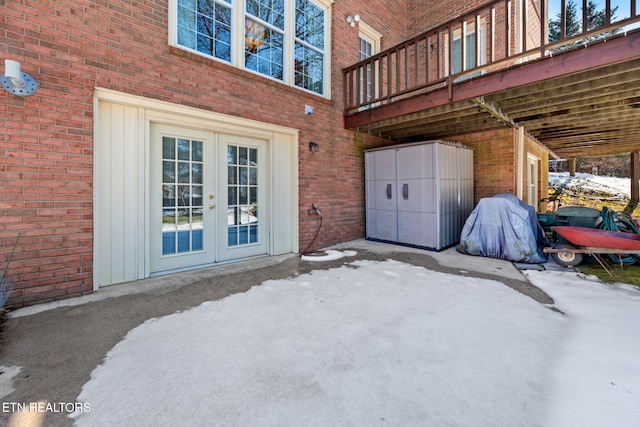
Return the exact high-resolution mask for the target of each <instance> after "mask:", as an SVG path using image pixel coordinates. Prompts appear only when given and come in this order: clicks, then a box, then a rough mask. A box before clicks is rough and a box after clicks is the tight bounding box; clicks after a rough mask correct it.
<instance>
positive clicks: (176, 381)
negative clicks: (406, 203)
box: [74, 252, 640, 427]
mask: <svg viewBox="0 0 640 427" xmlns="http://www.w3.org/2000/svg"><path fill="white" fill-rule="evenodd" d="M353 254H354V253H352V252H349V253H344V254H342V256H343V258H344V264H343V266H342V267H340V268H334V269H330V270H314V271H313V272H311V273H310V274H306V275H300V276H297V277H293V278H290V279H286V280H273V281H266V282H264V283H263V284H261V285H260V286H256V287H253V288H252V289H250V290H249V291H248V292H245V293H241V294H236V295H232V296H230V297H227V298H224V299H222V300H218V301H210V302H206V303H204V304H202V305H200V306H198V307H196V308H193V309H191V310H188V311H184V312H179V313H175V314H172V315H169V316H165V317H161V318H156V319H152V320H149V321H147V322H145V323H144V324H142V325H140V326H139V327H137V328H135V329H133V330H131V331H130V332H129V333H128V334H127V336H126V337H125V338H124V339H123V340H122V341H121V342H120V343H118V344H117V345H116V346H115V347H114V348H113V349H112V350H111V351H110V352H109V353H108V354H107V356H106V359H105V361H104V363H103V364H102V365H100V366H98V367H97V368H96V369H95V370H94V371H93V373H92V375H91V379H90V380H89V381H88V382H87V383H86V384H85V385H84V386H83V388H82V391H81V393H80V395H79V396H78V401H79V402H86V403H89V404H90V405H91V411H90V412H83V413H78V414H75V415H74V417H75V423H76V425H77V426H113V425H136V426H173V425H190V426H196V425H224V426H294V425H295V426H327V425H332V426H389V425H396V426H397V425H423V426H438V427H440V426H470V425H473V426H491V427H495V426H509V427H514V426H527V427H531V426H550V427H562V426H577V425H579V426H582V427H588V426H603V425H615V426H617V427H624V426H637V425H638V419H640V405H638V404H637V402H638V401H639V399H640V357H638V355H640V339H638V337H639V333H638V325H640V291H638V289H637V288H634V287H632V286H629V285H604V284H602V283H599V282H597V281H595V280H596V279H594V278H589V277H586V278H585V277H582V276H580V275H578V274H577V273H574V272H571V271H567V272H557V271H533V270H526V271H525V272H524V274H525V275H526V276H527V278H528V279H529V280H530V281H531V282H532V283H533V284H535V285H537V286H539V287H540V288H542V289H543V290H545V291H546V292H547V293H548V294H550V295H551V297H552V298H554V300H555V305H554V307H549V306H545V305H542V304H540V303H538V302H536V301H534V300H533V299H531V298H529V297H527V296H524V295H522V294H520V293H518V292H516V291H514V290H512V289H511V288H509V287H507V286H505V285H503V284H501V283H499V282H497V281H492V280H486V279H477V278H470V277H462V276H456V275H451V274H446V273H441V272H435V271H431V270H427V269H424V268H422V267H416V266H412V265H409V264H405V263H402V262H398V261H392V260H387V261H383V262H376V261H366V260H360V261H350V260H349V256H351V255H353ZM336 256H338V257H340V254H336V253H332V254H331V257H332V258H335V257H336ZM552 308H554V310H552ZM150 349H153V350H152V351H150Z"/></svg>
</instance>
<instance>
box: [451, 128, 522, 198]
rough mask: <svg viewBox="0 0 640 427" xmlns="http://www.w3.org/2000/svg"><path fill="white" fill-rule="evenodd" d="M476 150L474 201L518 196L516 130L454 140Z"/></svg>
mask: <svg viewBox="0 0 640 427" xmlns="http://www.w3.org/2000/svg"><path fill="white" fill-rule="evenodd" d="M452 140H455V141H460V142H462V143H463V144H466V145H468V146H470V147H472V148H473V164H474V166H473V167H474V170H473V185H474V200H475V202H476V203H477V202H478V201H479V200H480V199H482V198H483V197H492V196H494V195H495V194H497V193H512V194H516V182H517V179H516V170H515V164H516V153H517V152H516V148H517V141H518V134H517V131H516V130H515V129H500V130H495V131H487V132H479V133H474V134H469V135H461V136H455V137H452Z"/></svg>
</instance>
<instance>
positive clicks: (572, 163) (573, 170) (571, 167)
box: [569, 157, 576, 176]
mask: <svg viewBox="0 0 640 427" xmlns="http://www.w3.org/2000/svg"><path fill="white" fill-rule="evenodd" d="M569 176H576V158H575V157H572V158H570V159H569Z"/></svg>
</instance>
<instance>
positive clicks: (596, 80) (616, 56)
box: [345, 33, 640, 158]
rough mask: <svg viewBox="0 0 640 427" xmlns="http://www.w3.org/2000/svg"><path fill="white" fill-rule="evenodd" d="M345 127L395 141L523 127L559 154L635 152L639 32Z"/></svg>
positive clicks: (639, 129) (639, 111) (639, 122)
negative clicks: (507, 127)
mask: <svg viewBox="0 0 640 427" xmlns="http://www.w3.org/2000/svg"><path fill="white" fill-rule="evenodd" d="M376 110H377V111H376ZM345 124H346V127H347V128H354V129H357V130H359V131H362V132H369V133H371V134H373V135H376V136H380V137H383V138H389V139H391V140H393V141H396V142H411V141H418V140H430V139H451V138H453V137H455V136H456V135H461V134H465V133H472V132H478V131H483V130H493V129H499V128H504V127H505V126H512V127H520V126H524V128H525V130H526V132H528V133H529V134H530V135H531V136H533V137H535V138H536V139H537V140H538V141H540V142H541V143H542V144H543V145H545V146H546V147H548V148H549V149H550V150H551V151H552V152H553V153H554V154H555V155H557V156H558V157H561V158H569V157H577V156H598V155H611V154H617V153H623V152H632V151H640V36H639V35H638V33H636V34H634V35H633V36H632V35H628V36H625V37H620V38H619V39H617V40H613V41H612V42H608V43H602V44H601V45H596V46H590V47H588V48H583V49H579V50H576V51H572V52H568V53H564V54H562V55H557V56H554V57H551V58H545V59H541V60H538V61H535V62H533V63H527V64H522V65H519V66H517V67H512V68H509V69H508V70H503V71H501V72H498V73H492V74H490V75H485V76H482V77H479V78H476V79H473V80H470V81H467V82H463V83H458V84H456V85H454V86H453V87H452V88H451V90H449V88H443V89H438V90H435V91H432V92H429V93H428V94H422V95H418V96H414V97H410V98H407V99H403V100H399V101H396V102H393V103H390V104H386V105H382V106H380V107H377V108H373V109H371V110H369V111H362V112H358V113H356V114H354V115H353V116H347V117H346V118H345Z"/></svg>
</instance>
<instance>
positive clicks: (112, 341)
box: [0, 240, 553, 426]
mask: <svg viewBox="0 0 640 427" xmlns="http://www.w3.org/2000/svg"><path fill="white" fill-rule="evenodd" d="M333 248H334V249H339V250H347V249H350V250H355V251H357V253H358V254H357V255H356V256H354V257H348V258H342V259H338V260H334V261H329V262H308V261H303V260H301V259H300V258H299V257H297V256H294V255H288V256H278V257H262V258H256V259H251V260H245V261H241V262H237V263H233V264H226V265H219V266H216V267H211V268H205V269H200V270H193V271H188V272H182V273H175V274H171V275H166V276H160V277H155V278H151V279H146V280H140V281H136V282H131V283H126V284H121V285H114V286H109V287H105V288H102V289H100V290H99V291H98V292H96V293H94V294H92V295H88V296H83V297H79V298H73V299H68V300H63V301H59V302H56V303H49V304H42V305H39V306H34V307H27V308H23V309H19V310H16V311H15V312H12V313H10V315H9V316H8V317H7V319H6V322H5V325H4V331H3V340H2V342H1V343H0V366H2V367H5V369H4V370H2V372H0V394H5V395H4V396H2V403H3V404H7V403H8V404H26V405H29V404H30V403H32V402H48V403H70V404H73V403H75V402H76V397H77V396H78V394H79V393H80V390H81V388H82V386H83V384H85V383H86V382H87V381H88V380H89V378H90V374H91V372H92V371H93V370H94V369H95V368H96V367H97V366H98V365H100V364H101V363H102V362H103V360H104V358H105V356H106V354H107V353H108V351H109V350H110V349H111V348H112V347H113V346H115V345H116V344H117V343H118V342H119V341H121V340H122V339H123V338H124V336H125V335H126V334H127V333H128V332H129V331H130V330H132V329H133V328H135V327H136V326H138V325H140V324H141V323H143V322H145V321H147V320H149V319H152V318H156V317H161V316H165V315H168V314H172V313H175V312H178V311H182V310H187V309H189V308H192V307H195V306H198V305H200V304H201V303H203V302H205V301H211V300H217V299H221V298H224V297H226V296H229V295H232V294H235V293H240V292H245V291H247V290H248V289H250V288H251V287H253V286H258V285H260V284H261V283H263V282H264V281H266V280H270V279H284V278H288V277H294V276H296V275H299V274H304V273H308V272H310V271H312V270H318V269H329V268H335V267H339V266H342V265H344V264H345V263H350V262H352V261H354V260H357V259H367V260H380V261H382V260H386V259H394V260H398V261H403V262H407V263H410V264H414V265H418V266H423V267H425V268H427V269H431V270H436V271H441V272H446V273H451V274H455V275H462V276H470V277H479V278H486V279H492V280H496V281H499V282H501V283H504V284H505V285H507V286H509V287H511V288H513V289H515V290H517V291H519V292H522V293H524V294H526V295H529V296H531V297H532V298H534V299H535V300H537V301H539V302H541V303H543V304H550V303H552V302H553V301H552V300H551V298H549V296H548V295H546V294H545V293H544V292H542V291H541V290H540V289H538V288H536V287H534V286H533V285H531V284H530V283H529V282H528V281H527V280H526V278H525V277H524V276H523V275H522V274H521V273H520V271H519V270H518V269H517V268H516V267H515V266H514V265H513V264H512V263H510V262H508V261H503V260H496V259H489V258H482V257H473V256H469V255H463V254H460V253H458V252H456V251H455V249H453V248H450V249H447V250H445V251H442V252H432V251H425V250H419V249H414V248H408V247H403V246H396V245H389V244H384V243H377V242H370V241H366V240H356V241H352V242H346V243H343V244H340V245H336V246H335V247H333ZM149 351H153V349H152V348H150V349H149ZM12 367H19V368H20V371H19V372H18V373H17V375H15V376H14V377H13V380H12V381H6V379H7V376H8V375H10V372H11V371H12ZM3 374H4V375H5V377H2V375H3ZM159 375H161V373H159ZM122 381H123V382H124V381H126V379H125V378H123V379H122ZM3 384H4V385H3ZM9 385H10V386H11V387H12V388H13V391H10V392H6V390H7V387H8V386H9ZM3 389H4V390H5V392H4V393H3ZM59 408H61V407H60V406H58V409H59ZM8 409H9V408H8ZM53 409H55V406H54V407H53ZM32 415H33V414H32ZM36 415H37V416H43V417H44V419H41V420H40V422H41V423H42V424H37V421H33V420H32V421H29V422H30V423H31V424H29V425H43V426H70V425H72V424H73V423H72V420H71V419H69V418H68V417H67V413H66V412H65V411H64V410H62V411H59V412H47V413H44V414H36ZM19 421H21V419H20V418H19V417H18V416H16V415H15V414H13V413H12V411H0V424H1V425H10V423H12V422H13V423H17V422H19ZM22 422H25V421H24V419H22ZM16 425H19V424H16Z"/></svg>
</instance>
